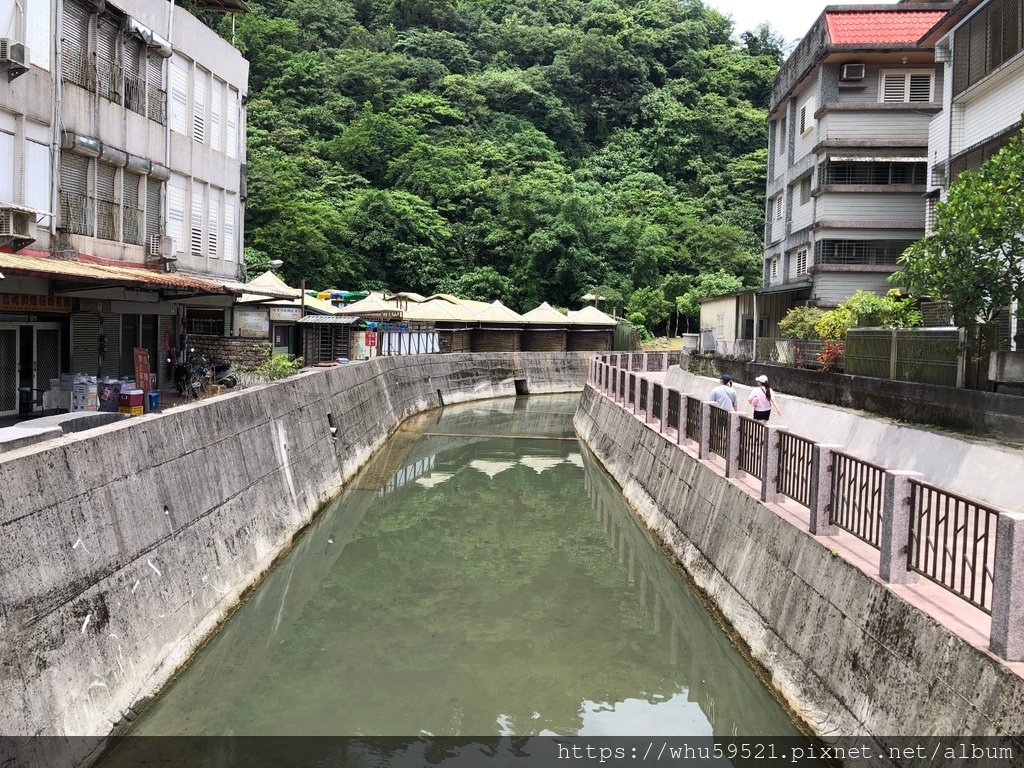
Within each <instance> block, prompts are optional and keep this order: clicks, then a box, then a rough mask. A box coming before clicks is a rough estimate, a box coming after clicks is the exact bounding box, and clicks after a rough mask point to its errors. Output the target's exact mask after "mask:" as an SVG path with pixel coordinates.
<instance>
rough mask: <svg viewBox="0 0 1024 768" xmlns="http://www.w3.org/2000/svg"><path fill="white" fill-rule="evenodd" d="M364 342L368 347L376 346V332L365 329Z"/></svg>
mask: <svg viewBox="0 0 1024 768" xmlns="http://www.w3.org/2000/svg"><path fill="white" fill-rule="evenodd" d="M364 343H365V344H366V346H368V347H376V346H377V332H376V331H367V332H366V341H365V342H364Z"/></svg>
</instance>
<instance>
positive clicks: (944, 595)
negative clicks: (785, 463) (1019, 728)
mask: <svg viewBox="0 0 1024 768" xmlns="http://www.w3.org/2000/svg"><path fill="white" fill-rule="evenodd" d="M632 373H633V374H635V375H636V376H637V377H638V378H644V379H647V380H648V381H649V382H652V383H657V384H664V382H665V378H666V372H664V371H648V372H642V371H633V372H632ZM588 386H590V387H592V385H591V384H588ZM638 386H639V385H638ZM599 394H601V396H602V397H605V399H607V400H609V401H610V402H613V403H615V401H614V400H612V398H610V397H608V396H607V395H604V394H603V393H600V392H599ZM615 404H616V405H618V406H619V407H620V408H621V407H623V406H622V405H621V404H619V403H615ZM626 410H628V409H626ZM634 418H636V419H638V420H640V421H643V422H644V423H645V425H646V426H647V428H648V429H652V430H655V431H657V432H659V433H660V434H661V435H662V436H663V437H665V439H667V440H669V441H670V442H672V443H677V442H679V441H678V434H677V432H676V430H675V429H674V428H672V427H669V426H666V427H665V429H664V430H661V429H660V426H661V425H660V423H659V422H653V421H652V422H647V421H646V420H645V416H644V414H642V413H639V414H636V415H635V416H634ZM679 449H680V450H682V451H684V452H686V453H687V454H689V455H690V456H691V457H693V458H694V459H695V460H699V459H698V454H697V444H696V443H695V442H693V441H692V440H688V439H686V438H685V437H684V438H683V440H682V442H681V443H680V444H679ZM703 463H704V464H705V465H707V466H708V467H710V468H711V469H712V470H713V471H714V472H716V473H717V474H718V475H720V476H721V477H722V478H723V479H726V478H725V460H724V459H722V458H721V457H719V456H717V455H714V454H712V455H711V457H710V458H708V459H704V460H703ZM729 482H731V483H733V484H734V485H736V486H738V487H739V488H741V489H742V490H743V491H744V492H745V493H747V494H749V495H750V496H752V497H754V498H756V499H760V498H761V481H760V479H758V478H757V477H754V476H751V475H747V474H746V473H744V472H740V473H739V477H737V478H732V479H729ZM779 498H780V501H779V502H778V503H766V502H762V504H764V506H765V507H767V508H768V509H770V510H771V511H773V512H774V513H775V514H777V515H778V516H779V517H781V518H782V519H783V520H786V521H787V522H789V523H790V524H791V525H793V526H795V527H797V528H799V529H800V530H802V531H805V532H807V535H808V536H811V533H810V532H809V525H810V513H809V511H808V509H807V507H804V506H803V505H801V504H798V503H797V502H795V501H793V500H792V499H788V498H786V497H784V496H781V495H780V497H779ZM814 538H816V539H817V540H818V541H820V542H821V543H822V545H824V546H826V547H828V548H829V549H830V550H832V552H833V553H835V554H836V555H837V556H839V557H842V558H843V559H845V560H846V561H847V562H849V563H851V564H852V565H854V566H855V567H857V568H859V569H860V570H861V571H863V572H864V573H865V574H866V575H867V576H868V577H869V578H871V579H873V580H874V581H876V582H878V583H880V584H884V585H885V586H886V587H887V588H888V589H889V590H890V591H892V592H893V593H895V594H896V595H898V596H899V597H901V598H902V599H903V600H905V601H906V602H907V603H909V604H911V605H913V606H914V607H915V608H918V609H919V610H921V611H922V612H924V613H925V614H927V615H929V616H931V617H932V618H933V619H935V621H936V622H938V623H940V624H942V625H943V626H945V627H946V628H947V629H949V630H951V631H952V632H954V633H955V634H957V635H958V636H960V637H961V638H963V639H964V640H965V641H967V642H968V643H970V644H971V645H972V646H974V647H975V648H977V649H979V650H980V651H982V652H984V653H986V654H987V655H989V656H990V657H991V658H993V659H998V660H999V661H1000V662H1001V663H1002V664H1004V665H1005V666H1006V667H1007V668H1009V669H1010V670H1011V671H1013V672H1014V673H1016V674H1017V675H1019V676H1022V677H1024V662H1006V661H1004V660H1003V659H1000V658H999V657H998V656H996V655H995V654H993V653H992V652H991V651H989V649H988V646H989V635H990V632H991V628H992V619H991V617H990V616H989V615H988V614H986V613H985V612H984V611H982V610H980V609H978V608H975V607H974V606H972V605H970V604H969V603H967V602H965V601H964V600H962V599H961V598H959V597H957V596H956V595H954V594H953V593H952V592H949V591H947V590H945V589H943V588H942V587H940V586H939V585H937V584H935V583H933V582H931V581H928V580H927V579H924V578H921V579H919V581H918V582H917V583H915V584H907V585H900V584H886V583H885V582H883V581H882V579H881V578H879V576H878V571H879V558H880V553H879V551H878V550H877V549H875V548H874V547H872V546H871V545H869V544H868V543H867V542H864V541H862V540H861V539H859V538H857V537H856V536H854V535H853V534H850V533H847V532H845V531H839V532H838V533H837V534H836V535H834V536H815V537H814Z"/></svg>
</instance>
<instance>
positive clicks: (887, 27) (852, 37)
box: [825, 10, 946, 45]
mask: <svg viewBox="0 0 1024 768" xmlns="http://www.w3.org/2000/svg"><path fill="white" fill-rule="evenodd" d="M945 15H946V11H936V10H927V11H926V10H920V11H829V12H828V13H826V14H825V16H826V20H827V21H828V34H829V37H830V38H831V40H832V44H833V45H886V44H907V45H911V44H914V43H916V42H917V41H918V40H920V39H921V37H922V36H923V35H924V34H925V33H926V32H927V31H928V30H929V29H931V28H932V27H933V26H935V25H936V24H938V23H939V21H940V20H941V19H942V18H943V17H944V16H945Z"/></svg>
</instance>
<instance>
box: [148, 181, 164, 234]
mask: <svg viewBox="0 0 1024 768" xmlns="http://www.w3.org/2000/svg"><path fill="white" fill-rule="evenodd" d="M162 187H163V184H161V183H160V182H159V181H157V180H156V179H146V242H149V238H151V237H152V236H153V235H159V234H160V191H161V188H162Z"/></svg>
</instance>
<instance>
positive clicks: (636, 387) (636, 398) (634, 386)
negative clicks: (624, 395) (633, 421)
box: [629, 373, 640, 416]
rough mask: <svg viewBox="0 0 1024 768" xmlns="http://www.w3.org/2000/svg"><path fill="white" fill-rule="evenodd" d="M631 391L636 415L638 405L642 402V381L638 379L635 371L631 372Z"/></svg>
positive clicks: (632, 404)
mask: <svg viewBox="0 0 1024 768" xmlns="http://www.w3.org/2000/svg"><path fill="white" fill-rule="evenodd" d="M629 391H630V392H631V393H632V395H633V396H632V398H631V399H632V402H631V403H630V405H631V406H633V415H634V416H636V407H637V405H638V404H639V402H640V383H639V382H638V381H637V377H636V374H635V373H631V374H629Z"/></svg>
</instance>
